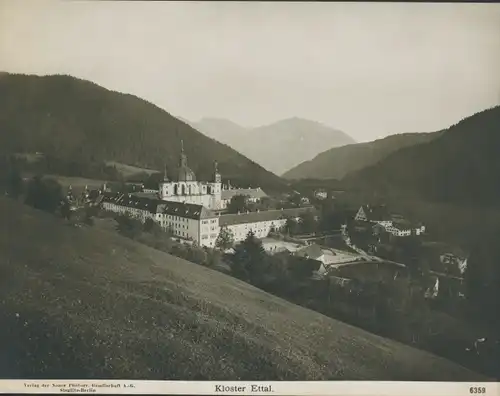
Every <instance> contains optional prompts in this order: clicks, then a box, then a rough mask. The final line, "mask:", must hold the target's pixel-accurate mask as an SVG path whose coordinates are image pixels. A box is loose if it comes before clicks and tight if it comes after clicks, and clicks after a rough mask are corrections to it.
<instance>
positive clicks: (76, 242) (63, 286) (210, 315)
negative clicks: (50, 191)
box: [0, 198, 484, 381]
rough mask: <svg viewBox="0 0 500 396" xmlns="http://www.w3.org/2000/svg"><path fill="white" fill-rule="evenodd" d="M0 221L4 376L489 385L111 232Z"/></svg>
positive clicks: (18, 217) (5, 214) (2, 205)
mask: <svg viewBox="0 0 500 396" xmlns="http://www.w3.org/2000/svg"><path fill="white" fill-rule="evenodd" d="M0 218H1V219H2V221H1V222H0V323H2V325H1V326H0V344H1V345H0V350H2V354H0V377H4V378H52V379H55V378H61V379H68V378H80V379H85V378H128V379H150V380H154V379H182V380H326V379H332V380H333V379H342V380H438V381H445V380H453V381H472V380H482V379H484V378H483V377H482V376H480V375H479V374H476V373H473V372H471V371H469V370H467V369H465V368H463V367H460V366H458V365H456V364H453V363H451V362H449V361H447V360H444V359H442V358H438V357H436V356H433V355H431V354H429V353H425V352H422V351H418V350H415V349H412V348H410V347H407V346H404V345H402V344H399V343H397V342H393V341H390V340H387V339H384V338H381V337H378V336H375V335H373V334H370V333H368V332H365V331H362V330H360V329H357V328H355V327H352V326H349V325H346V324H344V323H341V322H338V321H335V320H333V319H330V318H327V317H326V316H323V315H321V314H318V313H316V312H313V311H311V310H308V309H305V308H302V307H299V306H296V305H293V304H291V303H288V302H286V301H284V300H281V299H279V298H276V297H273V296H272V295H270V294H267V293H265V292H263V291H261V290H258V289H256V288H254V287H252V286H250V285H249V284H246V283H243V282H240V281H238V280H236V279H234V278H231V277H229V276H226V275H224V274H221V273H218V272H216V271H213V270H210V269H208V268H204V267H201V266H197V265H195V264H192V263H189V262H187V261H184V260H181V259H177V258H175V257H173V256H170V255H167V254H165V253H162V252H159V251H157V250H154V249H151V248H147V247H145V246H142V245H140V244H138V243H135V242H133V241H131V240H128V239H126V238H123V237H121V236H119V235H116V234H114V233H111V232H108V231H101V230H96V229H84V228H73V227H70V226H69V225H66V224H65V223H64V221H63V220H61V219H58V218H55V217H52V216H50V215H48V214H45V213H42V212H38V211H36V210H33V209H30V208H27V207H25V206H23V205H21V204H19V203H16V202H14V201H10V200H7V199H5V198H0Z"/></svg>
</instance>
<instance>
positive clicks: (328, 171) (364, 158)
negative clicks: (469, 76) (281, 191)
mask: <svg viewBox="0 0 500 396" xmlns="http://www.w3.org/2000/svg"><path fill="white" fill-rule="evenodd" d="M437 136H439V132H438V133H435V132H434V133H403V134H398V135H391V136H387V137H385V138H383V139H378V140H375V141H373V142H368V143H357V144H349V145H347V146H342V147H335V148H332V149H330V150H327V151H324V152H322V153H321V154H318V155H317V156H316V157H315V158H314V159H312V160H310V161H305V162H303V163H301V164H299V165H297V166H296V167H294V168H292V169H290V170H289V171H288V172H285V173H284V174H283V177H284V178H286V179H308V178H315V179H339V180H340V179H342V178H343V177H344V176H345V175H347V174H348V173H350V172H354V171H357V170H360V169H363V168H365V167H367V166H370V165H374V164H376V163H377V162H378V161H380V160H381V159H383V158H385V157H387V156H388V155H389V154H391V153H393V152H395V151H397V150H399V149H401V148H405V147H409V146H413V145H416V144H420V143H425V142H428V141H430V140H432V139H434V138H435V137H437Z"/></svg>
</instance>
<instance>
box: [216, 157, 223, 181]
mask: <svg viewBox="0 0 500 396" xmlns="http://www.w3.org/2000/svg"><path fill="white" fill-rule="evenodd" d="M221 180H222V178H221V175H220V173H219V168H218V164H217V161H214V182H215V183H220V182H221Z"/></svg>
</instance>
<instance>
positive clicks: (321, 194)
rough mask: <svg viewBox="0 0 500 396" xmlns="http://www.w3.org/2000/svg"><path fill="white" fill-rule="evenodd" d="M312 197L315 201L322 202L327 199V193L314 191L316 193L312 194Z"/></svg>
mask: <svg viewBox="0 0 500 396" xmlns="http://www.w3.org/2000/svg"><path fill="white" fill-rule="evenodd" d="M314 196H315V197H316V198H317V199H320V200H323V199H326V198H328V193H327V192H326V191H325V190H316V191H315V192H314Z"/></svg>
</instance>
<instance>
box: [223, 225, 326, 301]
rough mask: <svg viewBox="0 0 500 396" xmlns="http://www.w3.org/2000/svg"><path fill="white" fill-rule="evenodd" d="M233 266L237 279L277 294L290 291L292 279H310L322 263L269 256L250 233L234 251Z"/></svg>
mask: <svg viewBox="0 0 500 396" xmlns="http://www.w3.org/2000/svg"><path fill="white" fill-rule="evenodd" d="M230 267H231V272H232V274H233V275H234V276H235V277H237V278H239V279H242V280H245V281H247V282H249V283H252V284H254V285H256V286H259V287H263V288H265V289H266V290H267V291H270V292H273V291H275V292H276V291H277V290H282V289H283V288H287V287H288V286H289V283H290V281H291V280H294V281H296V282H299V283H300V282H302V281H304V280H307V279H309V278H310V277H311V275H312V274H313V271H314V270H317V269H318V268H319V262H317V261H315V260H310V259H306V258H302V257H297V256H294V255H292V254H288V253H283V254H275V255H269V254H267V253H266V251H265V249H264V247H263V245H262V241H261V240H260V239H258V238H256V237H255V234H254V233H253V232H252V231H250V232H249V233H248V235H247V237H246V238H245V240H243V241H242V242H240V243H239V244H237V245H236V247H235V248H234V254H233V255H232V256H231V261H230Z"/></svg>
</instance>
